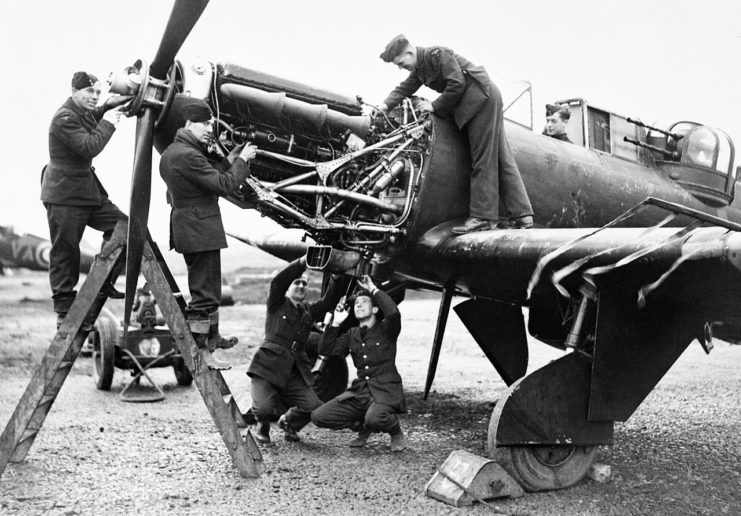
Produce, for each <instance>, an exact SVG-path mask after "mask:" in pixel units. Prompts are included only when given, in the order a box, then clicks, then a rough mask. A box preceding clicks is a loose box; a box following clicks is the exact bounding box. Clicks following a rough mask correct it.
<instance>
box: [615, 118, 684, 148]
mask: <svg viewBox="0 0 741 516" xmlns="http://www.w3.org/2000/svg"><path fill="white" fill-rule="evenodd" d="M627 120H628V122H630V123H631V124H635V125H637V126H638V127H645V128H646V129H649V130H651V131H656V132H657V133H661V134H663V135H666V136H668V137H670V138H674V140H676V141H679V140H681V139H682V138H684V135H683V134H676V133H670V132H669V131H664V130H663V129H659V128H658V127H654V126H652V125H648V124H644V123H643V122H641V121H640V120H634V119H632V118H630V117H628V119H627ZM626 141H627V140H626ZM631 143H633V142H631Z"/></svg>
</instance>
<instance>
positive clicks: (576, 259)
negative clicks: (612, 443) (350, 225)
mask: <svg viewBox="0 0 741 516" xmlns="http://www.w3.org/2000/svg"><path fill="white" fill-rule="evenodd" d="M449 225H450V224H447V223H446V224H443V225H440V226H438V227H436V228H433V229H432V230H430V231H429V232H427V233H426V234H425V236H424V238H423V239H422V240H421V242H420V249H419V255H418V256H419V258H420V260H419V262H417V263H415V264H414V267H415V268H416V269H417V271H419V270H420V267H421V268H423V269H427V271H426V272H427V273H432V272H433V271H436V272H437V275H438V277H439V278H440V281H441V283H443V284H446V283H447V284H451V283H455V284H456V285H457V286H459V287H461V288H463V289H464V290H467V291H469V292H470V293H471V294H472V295H475V296H482V297H488V298H492V299H495V300H501V301H506V302H511V303H516V304H528V302H529V301H530V300H531V299H532V298H533V297H534V296H537V295H539V294H542V293H543V292H546V291H556V292H558V293H560V295H562V296H564V297H573V296H577V295H578V292H579V289H580V288H582V287H583V286H584V284H585V282H591V283H593V284H596V285H597V286H598V287H600V286H612V287H616V288H617V287H619V288H621V289H623V290H631V291H632V294H633V295H634V297H635V300H636V303H641V304H645V303H647V302H670V303H673V304H677V303H692V304H693V305H694V306H695V308H696V309H697V310H698V311H699V310H702V311H703V312H705V313H706V314H707V316H708V317H711V316H713V317H715V318H717V320H730V319H741V314H740V313H739V312H738V306H739V304H740V303H741V234H739V233H738V232H734V231H729V230H727V229H724V228H720V227H696V226H694V225H690V226H687V227H685V228H676V227H674V228H663V227H653V228H608V229H589V228H587V229H528V230H496V231H482V232H477V233H470V234H467V235H461V236H456V235H453V234H451V233H450V231H449ZM440 271H445V273H444V276H442V275H441V274H440Z"/></svg>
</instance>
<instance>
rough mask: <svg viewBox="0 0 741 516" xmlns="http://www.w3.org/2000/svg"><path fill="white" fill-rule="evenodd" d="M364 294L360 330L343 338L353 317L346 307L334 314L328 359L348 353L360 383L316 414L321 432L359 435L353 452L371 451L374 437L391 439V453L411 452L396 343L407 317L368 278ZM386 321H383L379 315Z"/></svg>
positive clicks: (325, 341) (325, 343) (359, 300)
mask: <svg viewBox="0 0 741 516" xmlns="http://www.w3.org/2000/svg"><path fill="white" fill-rule="evenodd" d="M358 284H359V285H360V287H361V288H362V289H364V290H362V291H361V292H360V293H359V294H358V295H357V296H356V298H355V302H354V303H353V310H354V312H355V317H356V318H357V319H358V322H359V323H360V326H357V327H354V328H351V329H350V330H349V331H347V332H345V333H344V334H342V335H339V331H340V330H339V326H340V325H341V324H342V322H343V321H345V319H346V318H347V316H348V312H347V310H346V309H345V305H344V303H342V302H340V304H338V305H337V308H336V309H335V312H334V317H333V319H332V324H331V325H330V326H329V327H328V328H327V329H326V330H325V332H324V335H323V336H322V339H321V341H320V342H319V354H320V355H324V356H330V355H342V356H345V355H347V354H348V353H350V355H351V356H352V361H353V363H354V364H355V367H357V369H358V377H357V378H356V379H355V380H353V382H352V385H351V386H350V388H349V389H347V390H346V391H345V392H344V393H342V394H340V395H339V396H337V397H336V398H334V399H333V400H330V401H328V402H327V403H325V404H324V405H322V406H320V407H319V408H317V409H316V410H314V412H312V414H311V420H312V421H313V422H314V424H315V425H316V426H320V427H324V428H331V429H333V430H339V429H341V428H351V429H358V430H359V432H358V436H357V437H356V438H355V439H353V440H352V441H350V443H349V444H350V446H352V447H354V448H360V447H363V446H365V443H366V442H367V441H368V438H369V437H370V434H371V432H386V433H388V434H389V435H391V451H394V452H399V451H402V450H403V449H404V448H405V447H406V443H405V440H404V433H403V432H402V430H401V425H400V424H399V417H398V416H397V414H403V413H405V412H406V399H405V398H404V388H403V386H402V382H401V376H400V375H399V371H398V370H397V369H396V339H397V338H398V337H399V332H400V331H401V315H400V314H399V310H398V308H397V307H396V304H395V303H394V301H393V300H392V299H391V297H389V295H388V294H386V293H385V292H384V291H382V290H380V289H378V288H377V287H376V286H375V285H374V284H373V281H372V280H371V279H370V277H368V276H363V278H362V279H361V280H360V281H359V282H358ZM379 309H380V311H381V312H382V313H383V316H384V317H383V320H381V321H379V320H378V315H377V314H378V311H379Z"/></svg>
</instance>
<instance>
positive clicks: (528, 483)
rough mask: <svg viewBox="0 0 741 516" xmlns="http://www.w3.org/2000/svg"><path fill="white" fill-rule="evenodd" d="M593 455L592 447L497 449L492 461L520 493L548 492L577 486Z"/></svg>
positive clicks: (585, 472) (511, 447) (594, 447)
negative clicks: (505, 472) (505, 473)
mask: <svg viewBox="0 0 741 516" xmlns="http://www.w3.org/2000/svg"><path fill="white" fill-rule="evenodd" d="M596 453H597V447H596V446H571V445H564V446H545V445H534V446H501V447H498V448H497V449H496V450H495V452H494V457H495V460H496V461H497V462H498V463H499V464H500V465H501V466H502V467H503V468H504V469H505V470H507V473H509V474H510V475H512V477H513V478H514V479H515V480H517V482H518V483H519V484H520V485H521V486H522V487H523V489H525V490H527V491H548V490H550V489H563V488H566V487H571V486H573V485H574V484H576V483H577V482H579V481H580V480H581V479H582V478H584V475H586V474H587V471H588V470H589V466H591V465H592V460H594V455H595V454H596Z"/></svg>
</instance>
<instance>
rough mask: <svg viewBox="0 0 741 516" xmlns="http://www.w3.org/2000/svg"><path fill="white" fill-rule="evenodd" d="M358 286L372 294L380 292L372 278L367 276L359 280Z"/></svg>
mask: <svg viewBox="0 0 741 516" xmlns="http://www.w3.org/2000/svg"><path fill="white" fill-rule="evenodd" d="M358 286H359V287H360V288H362V289H364V290H367V291H368V292H370V293H371V294H373V293H374V292H375V291H376V290H378V287H376V285H375V284H374V283H373V280H372V279H371V277H370V276H368V275H367V274H364V275H363V276H362V277H361V278H360V279H358Z"/></svg>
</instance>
